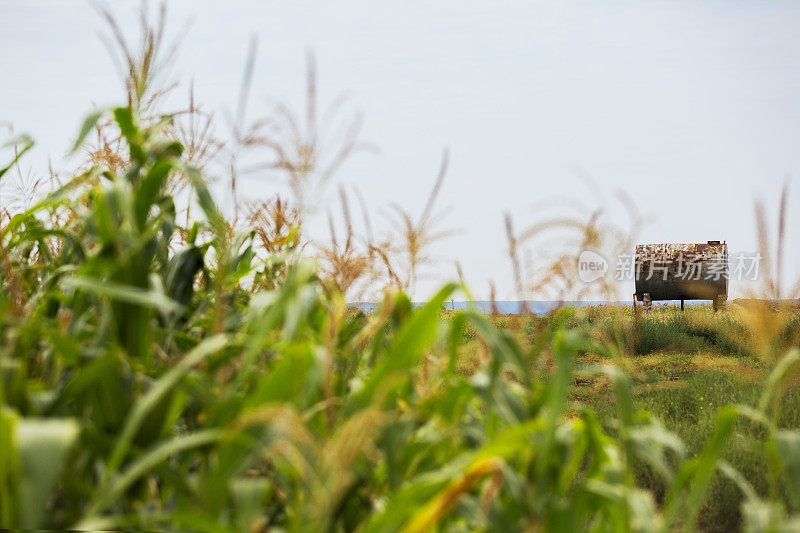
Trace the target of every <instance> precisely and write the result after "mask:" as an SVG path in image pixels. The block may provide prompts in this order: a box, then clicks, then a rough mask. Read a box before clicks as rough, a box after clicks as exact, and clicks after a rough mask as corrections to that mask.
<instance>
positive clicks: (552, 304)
mask: <svg viewBox="0 0 800 533" xmlns="http://www.w3.org/2000/svg"><path fill="white" fill-rule="evenodd" d="M524 303H525V304H527V313H529V314H534V315H546V314H548V313H549V312H550V311H552V310H553V309H556V308H558V307H585V306H590V305H591V306H600V305H616V306H620V307H630V306H631V305H633V302H632V301H631V300H622V301H601V300H593V301H583V300H576V301H554V300H529V301H527V302H524ZM680 304H681V302H680V300H667V301H658V302H653V305H677V306H679V305H680ZM353 305H354V306H355V307H358V308H359V309H362V310H364V311H371V310H372V309H374V307H375V305H376V304H374V303H370V302H361V303H356V304H353ZM414 305H422V302H415V303H414ZM639 305H641V304H639ZM686 305H710V302H707V301H701V300H692V301H690V300H687V301H686ZM444 307H445V308H447V309H467V308H469V307H473V308H475V309H477V310H479V311H482V312H484V313H491V312H492V302H490V301H486V300H479V301H475V302H463V301H462V302H456V301H452V302H447V303H446V304H445V306H444ZM494 307H495V308H496V309H497V312H498V313H499V314H501V315H519V314H522V313H523V311H524V307H523V302H522V301H519V300H516V301H515V300H506V301H500V302H494Z"/></svg>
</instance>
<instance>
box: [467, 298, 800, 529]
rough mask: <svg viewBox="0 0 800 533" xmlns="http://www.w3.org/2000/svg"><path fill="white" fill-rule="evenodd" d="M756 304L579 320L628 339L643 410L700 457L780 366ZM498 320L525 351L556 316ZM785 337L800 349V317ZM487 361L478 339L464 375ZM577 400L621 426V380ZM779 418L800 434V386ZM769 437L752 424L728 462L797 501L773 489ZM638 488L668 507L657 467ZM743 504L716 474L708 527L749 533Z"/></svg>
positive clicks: (787, 396) (639, 478) (588, 389)
mask: <svg viewBox="0 0 800 533" xmlns="http://www.w3.org/2000/svg"><path fill="white" fill-rule="evenodd" d="M750 305H752V304H750ZM756 305H758V304H756ZM747 306H748V303H747V302H742V303H734V304H733V306H732V307H731V308H729V309H727V310H725V311H722V312H716V313H715V312H714V311H712V310H711V306H710V305H709V306H700V307H690V308H687V310H686V311H685V312H683V311H680V309H679V308H677V307H672V306H669V307H668V306H663V307H661V306H659V307H655V308H654V309H653V310H651V311H649V312H640V313H639V315H638V316H636V317H635V316H634V312H633V310H632V309H630V308H626V309H624V310H620V309H619V308H614V307H594V308H580V309H577V310H576V311H575V314H574V316H573V317H572V319H571V321H572V322H573V324H574V325H575V326H576V327H587V328H589V329H591V330H593V331H594V332H595V334H597V335H599V336H600V337H605V338H609V336H613V333H614V332H617V333H620V332H622V335H623V336H624V337H625V339H624V340H625V341H626V342H627V348H628V350H627V352H626V356H625V357H624V358H622V359H619V360H615V361H613V362H610V364H614V365H618V366H621V367H622V368H623V369H624V370H625V372H626V373H627V374H628V375H629V376H630V378H631V386H632V392H633V404H634V408H635V409H636V410H637V411H642V412H649V413H652V414H654V415H656V416H657V417H658V418H659V419H660V420H661V422H663V424H664V427H666V428H667V429H668V430H670V431H672V432H674V433H675V434H676V435H677V436H678V437H679V438H680V439H681V441H682V442H683V443H684V444H685V446H686V449H687V452H688V453H689V454H690V455H695V456H696V455H697V454H698V453H700V451H701V450H702V448H703V446H704V444H705V443H706V442H707V441H708V439H709V438H710V437H711V435H712V434H713V432H714V428H715V424H716V416H717V412H718V411H719V409H720V408H722V407H724V406H727V405H731V404H741V405H747V406H751V407H753V408H755V407H756V406H757V405H758V402H759V399H760V397H761V395H762V394H763V392H764V387H765V386H766V385H765V383H766V380H767V378H768V374H769V371H770V370H771V368H772V362H771V361H769V360H766V359H765V358H763V357H761V358H760V357H759V354H760V353H762V352H761V351H760V349H762V348H763V346H760V343H759V339H758V331H753V330H751V329H750V328H749V327H748V326H751V325H752V324H748V323H746V322H745V319H746V318H747V317H748V315H747V309H748V307H747ZM751 309H752V307H751ZM750 318H752V316H750ZM493 320H494V323H495V324H496V325H497V326H498V327H500V328H504V329H506V330H508V331H510V332H512V334H513V335H514V336H515V337H516V338H517V339H519V340H520V342H521V343H527V344H532V343H535V342H536V339H537V336H538V335H539V334H540V332H541V331H542V330H543V329H544V328H545V327H546V325H547V323H548V322H549V321H550V317H541V316H535V315H526V316H518V315H517V316H515V315H506V316H502V315H501V316H495V317H493ZM762 327H764V325H763V324H762ZM781 329H782V330H781V332H779V335H780V336H781V337H783V338H785V339H792V340H791V342H795V343H796V342H797V338H798V336H800V315H798V314H796V313H795V314H793V315H792V314H788V315H787V316H786V317H784V319H783V324H782V327H781ZM468 336H469V334H468ZM483 357H486V351H485V347H484V346H482V345H481V342H480V341H478V340H476V339H474V338H472V339H470V340H469V341H468V342H466V343H465V344H464V346H463V347H462V351H461V358H460V364H459V369H460V371H461V372H463V373H464V374H465V375H472V374H473V373H474V372H475V371H476V369H477V368H478V367H479V366H480V360H481V359H482V358H483ZM579 361H580V363H581V364H582V365H586V366H587V367H593V366H596V365H598V364H602V363H609V361H607V360H605V358H603V357H601V356H600V355H598V354H596V353H591V352H587V353H582V354H580V355H579ZM532 365H533V367H537V366H538V367H539V368H538V370H539V373H540V376H541V378H542V379H547V376H548V374H549V371H550V370H549V369H548V364H547V361H546V357H545V358H543V361H539V362H532ZM571 397H572V400H573V402H575V403H576V404H578V405H582V406H588V407H590V408H592V409H594V410H595V411H596V412H597V413H598V414H599V415H600V416H601V417H602V419H603V420H604V421H613V420H614V419H615V416H616V409H617V406H616V401H615V394H614V388H613V384H612V382H611V380H609V379H607V378H605V377H602V376H598V375H597V374H596V373H587V374H586V375H580V376H578V377H575V378H574V380H573V389H572V393H571ZM776 416H777V424H778V426H779V427H783V428H794V429H796V428H800V388H798V387H796V386H792V387H789V388H788V389H787V390H785V391H783V392H782V395H781V397H780V401H779V402H778V413H777V415H776ZM606 427H607V429H608V430H609V431H614V427H613V423H612V424H608V423H607V424H606ZM763 433H764V432H763V430H762V429H761V428H758V427H754V426H753V425H752V424H747V423H744V422H740V423H738V424H737V425H736V428H735V431H734V434H733V437H732V438H731V439H730V441H729V442H728V443H727V444H726V445H725V450H724V453H723V457H724V459H725V460H727V461H728V462H729V463H730V464H731V465H732V466H733V467H734V468H736V469H737V470H738V471H739V472H741V473H742V474H743V475H744V477H745V478H746V479H747V480H748V481H749V482H750V483H751V484H752V485H753V487H754V488H755V490H757V491H758V492H759V493H760V494H762V495H763V496H765V497H767V496H769V495H770V494H777V495H778V497H780V498H783V499H788V498H789V495H788V494H787V493H786V491H785V488H783V487H770V486H769V482H768V478H769V475H768V468H769V462H768V459H767V457H766V456H765V453H764V451H763V449H761V448H760V447H759V446H758V444H757V443H758V442H759V441H760V440H762V439H763V437H764V434H763ZM636 482H637V484H638V485H639V486H641V487H644V488H647V489H648V490H651V491H652V492H653V494H654V495H655V496H656V499H657V500H658V501H662V500H663V497H664V494H665V483H664V480H663V478H662V477H661V476H660V475H659V474H658V472H657V471H655V470H654V469H653V468H652V466H651V465H648V464H646V463H645V462H640V463H638V464H637V469H636ZM773 491H774V492H773ZM742 500H743V495H742V493H741V491H740V490H739V489H738V488H737V487H736V485H735V484H734V483H733V482H732V481H730V480H729V479H727V478H725V477H724V476H722V475H716V476H714V478H713V480H712V482H711V485H710V488H709V491H708V493H707V494H706V496H705V498H704V501H703V504H702V507H701V509H700V512H699V515H698V525H699V526H700V527H701V528H703V529H704V530H708V531H731V530H735V529H738V528H740V527H741V526H742V516H741V513H740V506H741V503H742Z"/></svg>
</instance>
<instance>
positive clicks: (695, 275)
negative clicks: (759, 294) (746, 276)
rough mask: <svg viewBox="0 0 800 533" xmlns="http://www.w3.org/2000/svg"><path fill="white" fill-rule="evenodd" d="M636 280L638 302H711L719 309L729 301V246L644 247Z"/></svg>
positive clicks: (712, 243) (639, 254)
mask: <svg viewBox="0 0 800 533" xmlns="http://www.w3.org/2000/svg"><path fill="white" fill-rule="evenodd" d="M634 276H635V280H636V293H635V294H634V299H635V300H638V301H640V302H643V301H645V296H646V295H647V296H648V298H647V299H649V300H651V301H656V300H681V306H682V305H683V300H711V301H713V302H714V308H715V309H716V308H717V307H719V306H721V305H724V303H725V301H726V300H727V299H728V245H727V244H726V243H725V242H720V241H708V242H707V243H701V244H675V243H666V244H640V245H637V246H636V256H635V259H634Z"/></svg>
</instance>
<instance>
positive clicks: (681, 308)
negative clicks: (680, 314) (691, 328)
mask: <svg viewBox="0 0 800 533" xmlns="http://www.w3.org/2000/svg"><path fill="white" fill-rule="evenodd" d="M681 311H683V298H681Z"/></svg>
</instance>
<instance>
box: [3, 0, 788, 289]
mask: <svg viewBox="0 0 800 533" xmlns="http://www.w3.org/2000/svg"><path fill="white" fill-rule="evenodd" d="M137 5H138V3H136V2H127V1H126V2H115V3H114V6H115V12H116V13H117V14H118V16H119V18H120V20H121V21H122V22H123V23H125V22H126V21H130V24H131V27H133V25H132V24H133V21H134V20H135V16H136V14H137V9H136V6H137ZM169 10H170V19H169V20H170V27H171V28H172V30H173V33H175V32H177V31H178V30H179V29H180V27H181V26H182V25H183V23H184V21H186V20H190V26H189V30H188V34H187V36H186V37H185V39H184V42H183V46H182V47H181V49H180V53H179V55H178V58H177V61H176V73H175V74H176V77H178V78H179V79H181V80H184V81H188V79H189V78H193V79H194V83H195V88H196V93H197V97H198V100H200V101H201V102H203V103H204V105H205V106H206V107H207V108H209V109H212V110H217V111H218V112H220V113H221V112H222V111H223V110H225V109H228V110H230V109H231V108H233V107H234V106H235V103H236V97H237V93H238V87H239V84H240V80H241V76H242V69H243V65H244V61H245V56H246V50H247V46H248V41H249V38H250V36H251V35H256V36H257V37H258V40H259V55H258V59H257V62H256V71H255V78H254V83H253V92H252V95H251V97H252V98H251V101H252V109H253V113H254V114H255V115H257V114H258V111H259V110H263V109H264V105H263V103H264V102H265V101H266V99H267V98H272V99H284V100H288V101H290V102H299V101H300V98H301V96H302V90H303V87H304V79H303V77H304V69H305V65H304V58H305V53H306V51H307V50H313V51H314V52H315V53H316V57H317V64H318V72H319V76H318V79H319V87H320V93H321V100H322V103H325V102H326V101H330V100H332V99H333V98H334V97H335V96H336V95H337V94H339V93H341V92H343V91H347V92H349V93H351V94H352V95H353V101H354V102H355V104H356V105H357V107H358V108H359V109H361V110H363V112H364V114H365V123H364V129H363V134H362V138H363V139H365V140H366V141H369V142H371V143H373V144H375V145H377V147H378V148H379V149H380V151H379V153H377V154H371V153H362V154H358V155H357V156H355V157H354V158H353V159H351V160H350V161H349V162H348V164H347V165H346V166H345V167H344V168H343V169H342V171H341V172H340V173H339V174H338V180H339V182H341V183H344V184H346V185H347V186H356V187H358V188H359V189H360V190H361V191H362V192H363V194H364V195H365V196H366V197H367V198H368V199H369V201H370V204H371V205H372V206H374V212H375V215H376V216H377V214H378V213H380V212H381V210H382V209H383V206H385V205H387V204H388V203H389V202H392V201H395V202H398V203H400V204H401V205H404V206H406V207H407V208H409V209H411V210H412V211H419V210H420V209H422V206H423V204H424V202H425V196H426V194H427V191H428V189H429V188H430V186H431V184H432V182H433V179H434V178H435V175H436V172H437V170H438V165H439V160H440V157H441V152H442V149H443V148H445V147H448V148H449V149H450V156H451V158H450V169H449V172H448V177H447V181H446V182H445V186H444V189H443V191H442V198H441V200H442V203H441V206H442V207H444V208H447V209H446V213H447V216H446V218H445V221H444V225H443V227H448V228H453V229H458V230H459V231H458V233H457V234H455V235H453V236H452V237H450V238H448V239H447V240H445V241H443V242H441V243H440V244H439V245H437V247H436V250H435V252H436V255H437V256H438V257H439V258H441V259H442V262H441V263H439V265H438V268H434V269H430V272H431V273H432V274H434V275H435V276H436V280H431V281H427V282H425V283H423V284H422V286H421V287H420V291H419V295H424V294H426V293H428V292H429V291H430V290H431V289H432V288H433V287H435V286H436V285H437V284H438V283H439V282H440V281H443V280H444V279H446V278H452V277H454V276H455V269H454V268H453V262H454V261H455V260H459V261H460V263H461V264H462V266H463V270H464V274H465V276H466V278H467V281H468V282H469V284H470V285H471V287H472V290H473V293H474V295H475V296H476V297H477V298H486V297H487V296H488V291H487V280H489V279H492V280H494V281H495V283H496V284H497V286H498V289H499V291H498V297H499V298H501V299H517V298H516V296H515V295H514V293H513V289H512V287H513V284H512V283H511V268H510V265H509V262H508V260H507V256H506V240H505V234H504V229H503V228H504V226H503V213H504V212H506V211H508V212H510V213H511V214H512V215H513V217H514V220H515V223H516V225H517V227H518V228H522V227H524V226H526V225H529V224H532V223H533V222H535V221H536V220H537V219H538V218H540V216H541V213H540V212H539V211H538V210H539V209H540V208H541V205H542V204H541V202H542V201H544V200H546V199H548V198H552V197H555V196H557V195H564V194H567V195H571V196H573V197H576V198H579V199H581V201H583V202H584V203H586V204H589V205H595V204H596V201H595V200H594V195H595V193H594V192H593V191H592V189H591V188H590V187H588V186H587V185H586V184H585V182H584V180H583V179H582V178H581V176H591V178H592V179H593V180H594V181H595V182H596V184H597V186H598V187H600V188H601V189H602V190H603V191H604V193H605V194H606V195H607V196H608V197H609V198H610V197H611V196H612V194H613V192H614V191H615V190H619V189H622V190H625V191H626V192H627V193H628V194H629V195H630V196H631V197H632V198H633V200H634V201H635V203H636V204H637V206H638V208H639V210H640V211H641V212H642V213H643V214H645V215H647V216H649V217H650V218H651V219H652V221H651V222H650V223H649V224H648V225H646V226H645V227H642V228H641V230H640V233H639V241H640V242H704V241H706V240H708V239H720V240H727V242H728V244H729V246H730V249H731V251H732V252H736V251H752V250H755V249H756V238H755V224H754V217H753V201H754V199H755V198H762V199H764V200H765V201H766V202H767V203H768V205H770V206H777V202H778V195H779V192H780V188H781V185H782V182H783V180H784V179H785V178H786V176H789V177H790V178H794V179H792V181H791V183H792V185H791V192H790V202H789V227H790V230H789V239H788V242H787V251H786V259H787V270H788V271H789V272H788V277H791V278H792V279H796V277H797V276H798V275H800V268H798V264H800V248H799V247H798V246H797V239H798V237H799V236H800V235H799V234H798V232H797V230H796V229H795V228H797V227H798V226H800V224H798V222H800V183H798V182H797V176H798V175H800V99H798V96H800V32H798V31H797V22H798V21H800V3H798V2H758V1H750V2H742V1H719V2H716V1H709V2H697V1H685V2H681V1H670V2H642V1H630V2H612V1H609V2H591V1H585V2H583V1H581V2H531V1H504V2H489V1H485V2H465V1H447V2H445V1H408V0H406V1H402V2H400V1H398V2H375V1H337V2H322V1H320V2H313V1H295V2H271V1H230V2H210V1H205V0H203V1H199V0H192V1H183V0H181V1H172V2H169ZM104 29H105V28H104V26H103V23H102V22H101V20H100V19H99V17H98V16H97V15H96V13H95V12H94V10H93V9H92V7H91V4H90V3H88V2H86V1H83V0H76V1H70V0H35V1H34V0H27V1H25V0H0V123H2V122H11V123H12V124H13V125H14V129H15V131H16V132H23V131H24V132H27V133H29V134H31V135H32V136H33V137H34V138H36V139H37V141H38V145H37V147H36V149H35V151H34V152H33V153H32V155H31V157H30V158H28V161H27V164H29V165H33V166H34V167H35V168H37V169H43V166H44V161H45V160H46V157H47V155H48V154H50V155H52V156H53V158H54V160H55V161H56V166H61V167H64V168H66V167H67V166H68V164H67V163H64V164H61V163H60V161H61V158H62V157H63V154H64V153H65V152H66V149H67V148H68V146H69V143H70V141H71V140H72V139H74V136H75V133H76V131H77V128H78V125H79V123H80V121H81V119H82V117H83V116H84V115H85V114H86V113H87V111H88V110H90V108H91V106H92V104H93V103H94V104H98V105H106V104H115V103H121V102H122V93H121V89H120V83H119V77H118V75H117V73H116V70H115V68H114V65H113V63H112V62H111V61H110V59H109V56H108V52H107V50H106V49H105V47H104V45H103V44H102V43H101V41H100V39H99V38H98V35H99V34H100V33H101V32H102V31H103V30H104ZM223 126H224V125H223ZM221 127H222V126H221ZM0 135H5V132H4V131H3V132H0ZM244 187H246V194H247V195H248V196H250V197H256V196H259V195H260V196H264V197H267V196H269V195H271V194H273V193H274V192H275V185H273V184H271V183H264V182H263V181H259V180H257V179H251V180H250V181H249V182H248V183H247V184H246V185H245V186H244ZM332 192H335V187H334V188H333V189H332ZM609 205H611V206H613V205H615V204H613V202H610V201H609ZM611 215H612V216H613V217H615V218H618V219H619V220H620V221H622V220H623V219H624V217H623V212H622V211H621V209H619V208H617V207H612V208H611ZM788 277H787V279H788ZM629 285H630V288H623V290H622V291H621V292H622V293H623V294H624V295H628V294H630V293H631V292H632V291H633V289H632V283H630V284H629ZM742 289H743V285H742V284H738V285H737V284H736V283H735V282H734V283H732V284H731V290H730V296H731V297H735V296H737V295H739V294H740V293H741V291H742Z"/></svg>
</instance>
